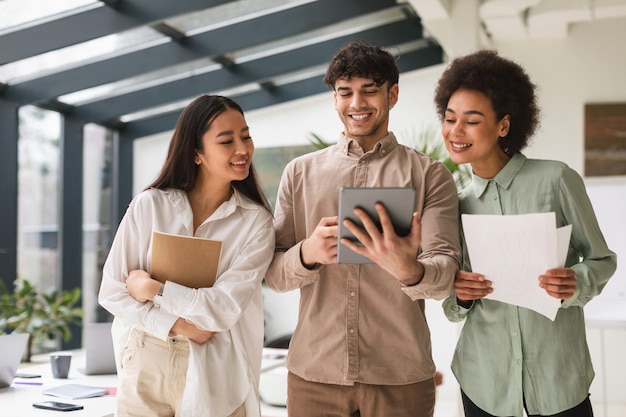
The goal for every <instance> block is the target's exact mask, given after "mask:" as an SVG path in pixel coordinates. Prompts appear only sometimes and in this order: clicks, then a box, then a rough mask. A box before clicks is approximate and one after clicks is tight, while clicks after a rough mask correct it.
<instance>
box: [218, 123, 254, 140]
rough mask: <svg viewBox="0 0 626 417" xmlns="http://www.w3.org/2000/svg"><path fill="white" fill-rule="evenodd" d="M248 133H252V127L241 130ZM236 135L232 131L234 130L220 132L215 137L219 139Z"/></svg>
mask: <svg viewBox="0 0 626 417" xmlns="http://www.w3.org/2000/svg"><path fill="white" fill-rule="evenodd" d="M248 131H250V127H248V126H246V127H244V128H243V129H241V133H244V132H248ZM234 134H235V132H234V131H232V130H224V131H223V132H220V133H218V134H217V135H215V137H218V138H219V137H220V136H232V135H234Z"/></svg>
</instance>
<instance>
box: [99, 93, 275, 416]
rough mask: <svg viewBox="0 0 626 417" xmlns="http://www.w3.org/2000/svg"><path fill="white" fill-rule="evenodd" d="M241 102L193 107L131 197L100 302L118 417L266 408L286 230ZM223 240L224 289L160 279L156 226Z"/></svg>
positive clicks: (208, 100) (212, 101) (220, 276)
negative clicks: (268, 299) (151, 175)
mask: <svg viewBox="0 0 626 417" xmlns="http://www.w3.org/2000/svg"><path fill="white" fill-rule="evenodd" d="M253 153H254V143H253V141H252V137H251V136H250V130H249V128H248V125H247V124H246V120H245V118H244V114H243V110H242V109H241V107H240V106H239V105H238V104H237V103H235V102H234V101H233V100H231V99H229V98H227V97H222V96H209V95H204V96H201V97H198V98H196V99H195V100H193V101H192V102H191V103H190V104H189V105H188V106H187V107H186V108H185V109H184V110H183V112H182V114H181V116H180V118H179V120H178V123H177V125H176V129H175V131H174V134H173V137H172V140H171V142H170V146H169V150H168V154H167V159H166V161H165V163H164V165H163V168H162V170H161V173H160V174H159V176H158V177H157V178H156V180H154V182H153V183H152V184H150V186H148V187H147V188H146V189H145V190H144V191H143V192H141V193H140V194H138V195H137V196H136V197H134V198H133V200H132V201H131V203H130V205H129V207H128V210H127V212H126V214H125V215H124V218H123V219H122V221H121V223H120V226H119V228H118V230H117V233H116V236H115V239H114V241H113V245H112V247H111V251H110V253H109V256H108V258H107V261H106V263H105V265H104V272H103V279H102V285H101V288H100V294H99V302H100V304H101V305H102V306H103V307H104V308H106V309H107V310H108V311H109V312H110V313H111V314H113V315H114V316H115V319H114V324H113V333H114V335H115V337H114V339H115V340H114V342H115V343H116V353H117V358H118V369H119V386H118V390H117V407H116V414H115V415H116V416H117V417H123V416H138V415H141V416H148V415H150V416H163V417H166V416H167V417H171V416H174V415H175V416H177V417H178V416H182V417H186V416H202V417H206V416H219V417H225V416H232V417H240V416H259V415H260V407H259V403H258V396H257V389H258V380H259V375H260V366H261V355H262V348H263V306H262V296H261V281H262V279H263V277H264V275H265V271H266V269H267V267H268V265H269V262H270V260H271V259H272V255H273V251H274V231H273V226H272V216H271V213H270V207H269V204H268V203H267V200H266V198H265V196H264V194H263V192H262V190H261V188H260V186H259V183H258V181H257V177H256V175H255V172H254V168H253V166H252V155H253ZM155 231H158V232H163V233H168V234H174V235H182V236H195V237H202V238H208V239H212V240H218V241H221V242H222V252H221V258H220V262H219V269H218V273H217V279H216V281H215V283H214V285H213V286H212V287H208V288H198V289H195V288H188V287H186V286H183V285H180V284H177V283H176V282H173V281H166V282H165V283H164V284H162V283H161V282H159V281H157V280H155V279H153V278H152V277H151V276H150V270H151V263H152V259H151V248H152V234H153V232H155Z"/></svg>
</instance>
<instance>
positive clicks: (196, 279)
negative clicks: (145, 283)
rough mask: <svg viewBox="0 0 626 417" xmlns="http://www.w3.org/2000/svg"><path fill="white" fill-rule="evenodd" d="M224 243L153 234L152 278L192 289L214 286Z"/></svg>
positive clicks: (166, 234)
mask: <svg viewBox="0 0 626 417" xmlns="http://www.w3.org/2000/svg"><path fill="white" fill-rule="evenodd" d="M221 254H222V242H221V241H219V240H210V239H204V238H199V237H190V236H179V235H172V234H168V233H161V232H153V233H152V269H151V271H150V275H151V276H152V278H154V279H156V280H157V281H160V282H165V281H173V282H176V283H177V284H181V285H184V286H185V287H189V288H206V287H211V286H212V285H213V284H214V283H215V279H216V278H217V271H218V268H219V264H220V256H221Z"/></svg>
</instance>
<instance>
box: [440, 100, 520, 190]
mask: <svg viewBox="0 0 626 417" xmlns="http://www.w3.org/2000/svg"><path fill="white" fill-rule="evenodd" d="M509 126H510V118H509V116H508V115H506V116H504V117H503V118H502V119H501V120H497V116H496V112H495V111H494V109H493V107H492V105H491V100H489V98H487V96H485V95H484V94H483V93H481V92H479V91H476V90H464V89H460V90H457V91H455V92H454V93H453V94H452V96H450V99H449V100H448V106H447V108H446V113H445V118H444V121H443V124H442V127H441V132H442V135H443V138H444V142H445V145H446V148H447V149H448V152H449V153H450V158H451V159H452V161H454V162H455V163H457V164H470V165H471V166H472V171H474V173H475V174H476V175H478V176H480V177H483V178H493V177H494V176H495V175H496V174H497V173H498V172H499V171H500V170H501V169H502V167H504V165H506V163H507V162H508V160H509V156H508V155H507V154H506V153H504V151H503V150H502V148H501V147H500V146H499V145H498V139H499V138H500V137H506V135H507V133H508V131H509Z"/></svg>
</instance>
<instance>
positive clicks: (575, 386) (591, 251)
mask: <svg viewBox="0 0 626 417" xmlns="http://www.w3.org/2000/svg"><path fill="white" fill-rule="evenodd" d="M459 207H460V212H461V214H464V213H468V214H501V215H507V214H527V213H544V212H555V213H556V221H557V225H556V226H557V227H561V226H564V225H567V224H571V225H572V237H571V240H570V246H569V251H568V254H567V260H566V263H565V265H566V267H569V268H572V269H573V270H574V271H575V273H576V281H577V284H576V292H575V293H574V297H572V298H570V299H568V300H566V301H564V302H563V303H562V305H561V308H560V309H559V311H558V314H557V316H556V319H555V320H554V322H553V321H550V320H549V319H547V318H546V317H544V316H542V315H541V314H539V313H536V312H534V311H532V310H529V309H526V308H523V307H517V306H515V305H511V304H506V303H502V302H499V301H494V300H489V299H481V300H477V301H475V302H474V303H473V305H472V306H471V307H470V308H469V309H465V308H463V307H461V306H459V305H458V304H457V303H456V296H455V294H452V295H451V296H450V297H448V298H447V299H446V300H445V301H444V303H443V308H444V312H445V314H446V316H447V317H448V319H449V320H451V321H453V322H459V321H462V320H465V324H464V326H463V330H462V332H461V336H460V339H459V341H458V344H457V347H456V350H455V353H454V357H453V360H452V370H453V372H454V374H455V376H456V378H457V380H458V381H459V384H460V386H461V389H462V390H463V392H465V394H467V396H468V397H469V398H470V399H471V400H472V401H473V402H474V403H475V404H476V405H478V406H479V407H480V408H482V409H483V410H485V411H486V412H488V413H490V414H493V415H497V416H522V415H523V411H522V410H523V400H524V399H525V400H526V405H527V407H528V412H529V414H539V415H552V414H556V413H558V412H561V411H564V410H567V409H570V408H572V407H574V406H576V405H577V404H579V403H580V402H582V401H583V400H584V399H585V398H586V397H587V394H588V393H589V386H590V385H591V381H592V379H593V377H594V371H593V367H592V365H591V359H590V356H589V350H588V347H587V340H586V335H585V318H584V312H583V307H584V306H585V304H587V303H588V302H589V301H590V300H591V299H592V298H593V297H595V296H596V295H598V294H599V293H600V292H601V291H602V289H603V288H604V286H605V285H606V283H607V281H608V280H609V278H610V277H611V275H613V273H614V271H615V268H616V264H617V257H616V255H615V253H613V252H612V251H611V250H609V248H608V247H607V245H606V242H605V240H604V237H603V236H602V232H601V231H600V228H599V227H598V222H597V220H596V216H595V214H594V211H593V208H592V206H591V202H590V201H589V198H588V196H587V193H586V190H585V185H584V183H583V180H582V178H581V177H580V176H579V175H578V174H577V173H576V172H575V171H574V170H573V169H571V168H569V167H568V166H567V165H565V164H564V163H561V162H556V161H546V160H534V159H527V158H526V157H525V156H524V155H522V154H516V155H514V156H513V157H512V158H511V160H510V161H509V162H508V163H507V165H506V166H505V167H504V168H503V169H502V170H501V171H500V172H499V173H498V175H497V176H496V177H495V178H493V179H491V180H487V179H484V178H480V177H477V176H474V177H473V180H472V183H471V184H470V185H469V186H468V187H467V188H466V189H465V190H463V191H462V192H461V193H460V194H459ZM463 269H464V270H466V271H471V266H470V263H469V257H468V255H467V248H466V247H465V245H463ZM474 272H477V273H480V271H474ZM537 283H539V281H538V280H537Z"/></svg>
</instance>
